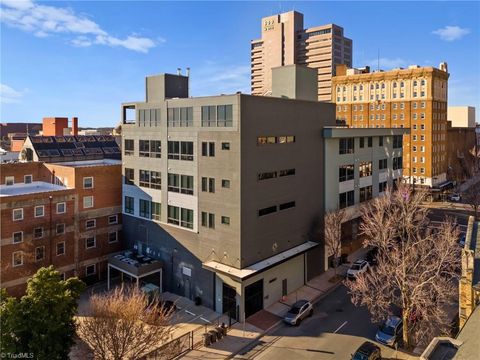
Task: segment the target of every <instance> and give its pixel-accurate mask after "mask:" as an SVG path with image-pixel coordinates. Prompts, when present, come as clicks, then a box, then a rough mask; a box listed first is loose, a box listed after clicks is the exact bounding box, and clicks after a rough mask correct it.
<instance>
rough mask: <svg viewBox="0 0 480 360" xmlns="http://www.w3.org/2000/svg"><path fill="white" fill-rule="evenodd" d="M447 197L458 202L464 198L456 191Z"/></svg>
mask: <svg viewBox="0 0 480 360" xmlns="http://www.w3.org/2000/svg"><path fill="white" fill-rule="evenodd" d="M447 199H448V200H449V201H455V202H458V201H460V200H462V196H461V195H460V194H456V193H454V194H450V195H448V197H447Z"/></svg>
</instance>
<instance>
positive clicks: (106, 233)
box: [0, 159, 122, 296]
mask: <svg viewBox="0 0 480 360" xmlns="http://www.w3.org/2000/svg"><path fill="white" fill-rule="evenodd" d="M0 170H1V179H0V198H1V231H0V234H1V284H2V287H3V288H6V289H7V291H8V292H9V293H10V294H11V295H15V296H19V295H22V294H23V292H24V290H25V285H26V281H27V280H28V278H29V277H31V276H32V275H33V274H34V273H35V272H36V271H37V270H38V268H40V267H42V266H49V265H52V264H53V265H54V266H55V267H56V268H57V269H58V270H59V272H60V273H61V274H62V276H64V277H65V278H68V277H70V276H78V277H80V278H83V279H85V280H86V281H87V282H93V281H95V280H97V279H101V278H104V277H105V274H106V270H105V269H106V259H107V256H108V254H110V253H112V252H116V251H119V250H121V248H122V242H121V205H122V202H121V199H122V198H121V192H122V184H121V178H122V177H121V161H119V160H114V159H97V160H84V161H75V162H63V163H51V164H49V163H44V162H26V163H14V164H2V165H0Z"/></svg>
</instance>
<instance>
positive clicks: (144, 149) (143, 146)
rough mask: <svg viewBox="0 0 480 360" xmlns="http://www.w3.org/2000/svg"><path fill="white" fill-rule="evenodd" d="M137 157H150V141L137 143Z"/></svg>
mask: <svg viewBox="0 0 480 360" xmlns="http://www.w3.org/2000/svg"><path fill="white" fill-rule="evenodd" d="M138 155H139V156H141V157H150V140H140V141H139V144H138Z"/></svg>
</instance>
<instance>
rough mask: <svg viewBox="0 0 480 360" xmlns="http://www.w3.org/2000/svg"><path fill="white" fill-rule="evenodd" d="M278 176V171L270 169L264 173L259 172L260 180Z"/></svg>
mask: <svg viewBox="0 0 480 360" xmlns="http://www.w3.org/2000/svg"><path fill="white" fill-rule="evenodd" d="M276 177H277V172H276V171H269V172H264V173H259V174H257V178H258V180H267V179H274V178H276Z"/></svg>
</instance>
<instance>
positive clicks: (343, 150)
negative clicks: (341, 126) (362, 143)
mask: <svg viewBox="0 0 480 360" xmlns="http://www.w3.org/2000/svg"><path fill="white" fill-rule="evenodd" d="M353 140H354V139H353V138H342V139H339V154H340V155H342V154H353V152H354V145H353V144H354V142H353Z"/></svg>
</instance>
